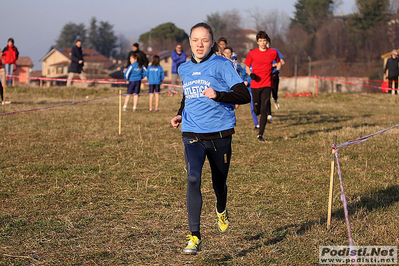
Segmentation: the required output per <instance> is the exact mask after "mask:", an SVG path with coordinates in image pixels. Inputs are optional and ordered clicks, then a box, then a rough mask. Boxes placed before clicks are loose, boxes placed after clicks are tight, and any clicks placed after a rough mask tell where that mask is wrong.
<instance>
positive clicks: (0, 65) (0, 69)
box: [0, 50, 4, 105]
mask: <svg viewBox="0 0 399 266" xmlns="http://www.w3.org/2000/svg"><path fill="white" fill-rule="evenodd" d="M2 55H3V53H2V51H1V50H0V95H1V104H2V105H4V95H3V93H4V88H3V84H2V82H1V81H2V80H3V59H2Z"/></svg>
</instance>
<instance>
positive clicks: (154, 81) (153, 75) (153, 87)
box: [147, 55, 165, 112]
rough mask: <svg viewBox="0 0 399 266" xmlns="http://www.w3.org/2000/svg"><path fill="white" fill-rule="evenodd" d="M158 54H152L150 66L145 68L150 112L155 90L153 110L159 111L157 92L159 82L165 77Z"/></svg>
mask: <svg viewBox="0 0 399 266" xmlns="http://www.w3.org/2000/svg"><path fill="white" fill-rule="evenodd" d="M159 61H160V60H159V56H158V55H154V57H153V58H152V63H151V66H149V67H148V69H147V78H148V83H149V85H150V91H149V93H150V99H149V106H150V109H149V111H150V112H152V100H153V98H154V92H155V112H158V111H159V92H160V91H161V82H162V81H163V79H164V78H165V72H164V71H163V68H162V67H161V66H160V65H159Z"/></svg>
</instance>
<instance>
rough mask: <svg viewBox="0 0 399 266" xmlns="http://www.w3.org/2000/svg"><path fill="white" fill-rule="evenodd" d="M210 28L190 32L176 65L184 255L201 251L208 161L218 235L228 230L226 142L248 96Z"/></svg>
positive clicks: (203, 26)
mask: <svg viewBox="0 0 399 266" xmlns="http://www.w3.org/2000/svg"><path fill="white" fill-rule="evenodd" d="M214 44H215V40H214V38H213V32H212V29H211V27H210V26H209V25H208V24H206V23H202V22H201V23H198V24H196V25H195V26H193V27H192V28H191V32H190V46H191V51H192V59H191V60H190V61H187V62H185V63H183V64H181V65H180V67H179V70H178V72H179V75H180V77H181V78H182V80H183V92H184V94H183V99H182V102H181V107H180V109H179V111H178V113H177V115H176V116H175V117H174V118H173V119H172V120H171V124H172V126H173V127H174V128H178V126H179V125H180V123H181V124H182V135H183V143H184V155H185V159H186V168H187V212H188V223H189V229H190V231H191V235H188V236H187V245H186V247H185V248H184V249H183V253H185V254H196V253H197V252H198V251H199V250H201V246H202V242H201V234H200V216H201V208H202V195H201V174H202V167H203V165H204V162H205V159H206V158H208V161H209V164H210V167H211V172H212V183H213V189H214V192H215V195H216V213H217V217H218V229H219V231H221V232H225V231H226V230H227V228H228V226H229V217H228V214H227V210H226V202H227V185H226V180H227V174H228V170H229V165H230V157H231V139H232V134H234V126H235V124H236V118H235V113H234V105H235V104H245V103H249V102H250V100H251V96H250V94H249V92H248V90H247V87H246V86H245V84H244V83H243V82H242V80H241V78H240V76H239V75H238V74H237V72H236V71H235V69H234V67H233V64H232V62H231V61H230V60H228V59H226V58H223V57H221V56H218V55H216V54H215V52H214V50H213V49H212V46H214Z"/></svg>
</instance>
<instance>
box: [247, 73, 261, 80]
mask: <svg viewBox="0 0 399 266" xmlns="http://www.w3.org/2000/svg"><path fill="white" fill-rule="evenodd" d="M249 76H250V77H251V79H253V80H256V79H258V78H259V76H258V75H256V74H255V73H251V75H249Z"/></svg>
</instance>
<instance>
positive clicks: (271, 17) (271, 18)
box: [248, 8, 291, 40]
mask: <svg viewBox="0 0 399 266" xmlns="http://www.w3.org/2000/svg"><path fill="white" fill-rule="evenodd" d="M248 13H249V17H250V20H251V21H252V22H253V26H254V28H255V29H256V30H257V31H260V30H263V31H266V33H267V34H268V35H269V37H270V38H271V39H272V40H275V39H282V40H285V36H286V33H287V30H288V27H289V24H290V22H291V20H290V17H289V16H288V15H287V14H286V13H285V12H283V11H281V12H280V11H278V10H268V11H265V10H262V9H259V8H254V9H252V10H248Z"/></svg>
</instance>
